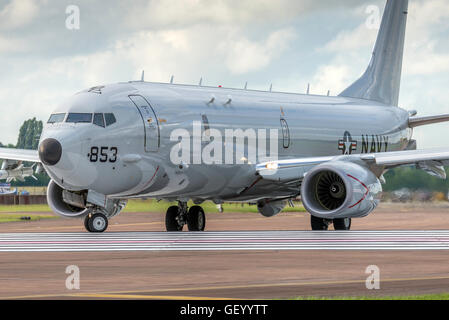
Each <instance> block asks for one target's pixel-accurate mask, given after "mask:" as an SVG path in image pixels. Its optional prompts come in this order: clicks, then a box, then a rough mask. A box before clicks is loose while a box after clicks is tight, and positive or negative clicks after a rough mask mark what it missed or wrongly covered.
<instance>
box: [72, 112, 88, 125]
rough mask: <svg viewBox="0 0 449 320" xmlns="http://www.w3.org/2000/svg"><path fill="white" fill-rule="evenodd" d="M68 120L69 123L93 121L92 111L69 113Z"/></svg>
mask: <svg viewBox="0 0 449 320" xmlns="http://www.w3.org/2000/svg"><path fill="white" fill-rule="evenodd" d="M66 122H69V123H91V122H92V113H69V115H68V116H67V120H66Z"/></svg>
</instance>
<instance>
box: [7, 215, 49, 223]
mask: <svg viewBox="0 0 449 320" xmlns="http://www.w3.org/2000/svg"><path fill="white" fill-rule="evenodd" d="M22 217H30V220H22V219H21V218H22ZM55 218H57V217H56V216H51V215H36V214H32V215H24V214H0V223H5V222H17V221H38V220H42V219H55Z"/></svg>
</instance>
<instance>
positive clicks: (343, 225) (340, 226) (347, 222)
mask: <svg viewBox="0 0 449 320" xmlns="http://www.w3.org/2000/svg"><path fill="white" fill-rule="evenodd" d="M351 222H352V221H351V218H341V219H334V221H333V223H334V229H335V230H351Z"/></svg>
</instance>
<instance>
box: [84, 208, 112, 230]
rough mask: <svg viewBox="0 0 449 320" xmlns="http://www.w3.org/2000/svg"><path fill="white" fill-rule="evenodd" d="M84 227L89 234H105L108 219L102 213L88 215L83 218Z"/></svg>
mask: <svg viewBox="0 0 449 320" xmlns="http://www.w3.org/2000/svg"><path fill="white" fill-rule="evenodd" d="M84 227H85V228H86V230H87V231H89V232H95V233H101V232H105V231H106V229H107V228H108V218H107V217H106V216H105V215H104V214H102V213H94V214H92V215H91V214H89V215H87V216H86V218H84Z"/></svg>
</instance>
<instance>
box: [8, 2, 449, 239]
mask: <svg viewBox="0 0 449 320" xmlns="http://www.w3.org/2000/svg"><path fill="white" fill-rule="evenodd" d="M407 10H408V1H407V0H388V1H387V4H386V8H385V12H384V15H383V18H382V23H381V27H380V31H379V34H378V38H377V41H376V45H375V48H374V52H373V55H372V59H371V62H370V64H369V66H368V68H367V70H366V72H365V73H364V74H363V75H362V76H361V78H360V79H358V80H357V81H355V82H354V83H353V84H352V85H351V86H349V87H348V88H347V89H346V90H344V91H343V92H342V93H341V94H340V95H339V96H336V97H334V96H317V95H309V94H293V93H279V92H272V90H270V91H268V92H263V91H256V90H247V89H246V87H245V89H227V88H222V87H207V86H203V85H202V84H201V83H200V84H199V85H196V86H193V85H177V84H173V81H171V83H168V84H163V83H148V82H145V81H144V80H143V78H142V81H130V82H126V83H118V84H112V85H105V86H98V87H94V88H90V89H88V90H85V91H82V92H79V93H77V94H75V95H74V96H73V97H71V98H70V99H68V100H67V101H65V102H64V103H63V104H62V105H61V106H60V107H59V108H58V109H57V110H55V111H54V113H53V114H51V116H50V118H49V120H48V122H47V123H46V125H45V127H44V130H43V132H42V135H41V138H40V141H39V148H38V150H36V151H30V150H18V149H3V148H2V149H0V159H3V163H2V168H1V171H0V178H1V179H7V180H9V181H10V180H12V179H23V178H25V177H28V176H32V175H33V174H34V172H36V171H37V172H40V171H42V170H45V171H46V172H47V174H48V175H49V176H50V178H51V181H50V183H49V185H48V188H47V199H48V204H49V206H50V207H51V209H52V210H53V211H54V212H55V213H57V214H59V215H61V216H63V217H69V218H84V224H85V227H86V229H87V230H88V231H89V232H103V231H105V230H106V229H107V226H108V220H109V219H111V218H112V217H114V216H116V215H117V214H119V213H120V212H121V211H122V210H123V208H124V207H125V206H126V203H127V200H128V199H133V198H152V199H157V200H167V201H176V202H177V203H178V205H177V206H171V207H169V208H168V210H167V213H166V229H167V231H181V230H182V229H183V227H184V225H186V224H187V226H188V230H189V231H203V230H204V228H205V223H206V220H205V214H204V210H203V209H202V208H201V206H200V205H201V203H203V202H204V201H213V202H214V203H216V204H221V203H223V202H241V203H250V204H254V205H257V208H258V210H259V212H260V213H261V214H262V215H264V216H266V217H271V216H274V215H276V214H278V213H279V212H281V211H282V210H283V208H284V207H285V205H286V204H287V203H289V202H291V200H292V199H295V198H297V197H298V196H301V199H302V202H303V205H304V207H305V208H306V209H307V211H308V212H309V213H310V216H311V227H312V229H313V230H327V229H328V227H329V226H330V224H333V225H334V229H336V230H349V229H350V226H351V219H352V218H360V217H365V216H367V215H368V214H370V213H371V212H372V211H373V210H374V209H375V208H376V206H377V205H378V203H379V201H380V194H381V192H382V183H383V182H384V178H383V174H384V173H385V172H386V171H387V170H389V169H391V168H395V167H398V166H403V165H415V166H416V168H418V169H422V170H425V171H426V172H428V173H430V174H432V175H435V176H438V177H440V178H443V179H445V178H446V175H445V171H444V168H443V166H445V165H449V150H447V149H443V150H416V149H417V144H416V141H415V140H413V139H412V133H413V128H415V127H418V126H422V125H428V124H432V123H437V122H444V121H449V115H438V116H433V117H417V116H416V114H417V113H416V111H407V110H404V109H401V108H400V107H398V97H399V88H400V79H401V70H402V58H403V50H404V38H405V27H406V19H407ZM28 163H35V164H34V165H33V167H27V164H28ZM189 201H192V202H193V204H194V205H193V206H192V207H190V208H189V207H188V203H189Z"/></svg>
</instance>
